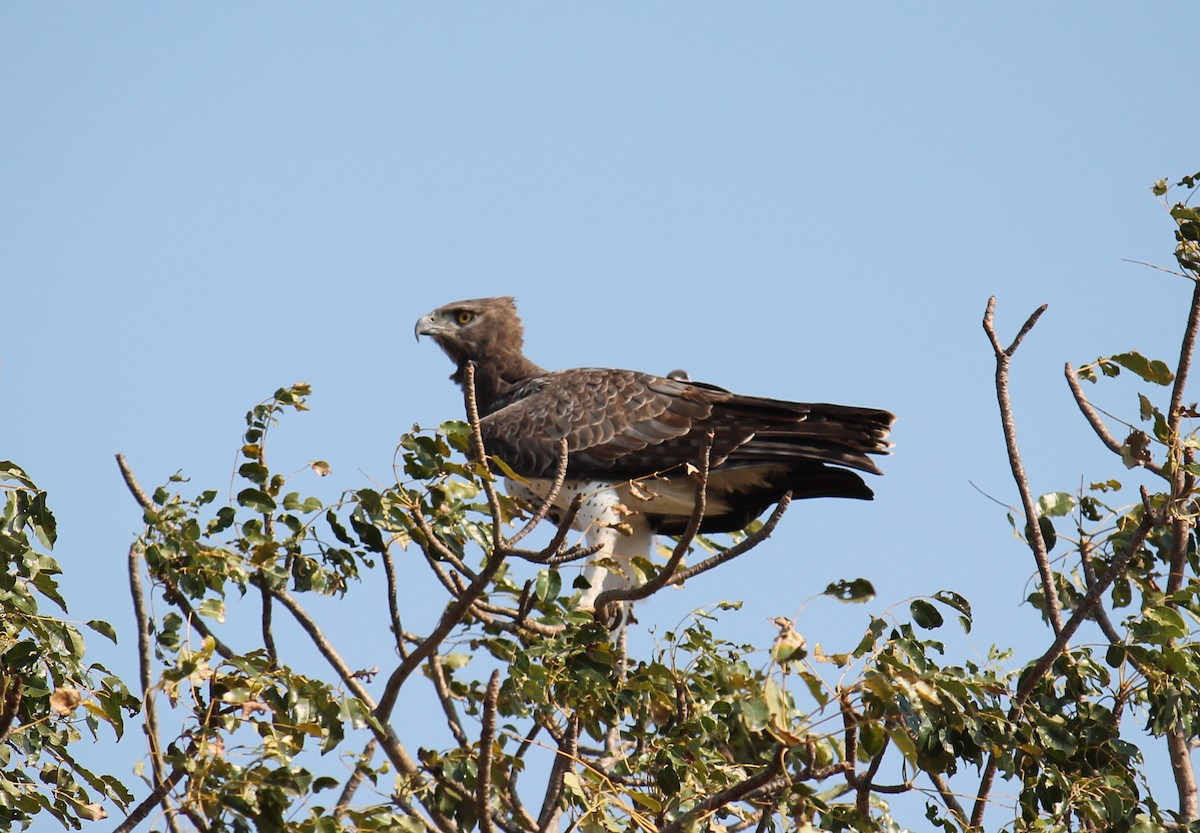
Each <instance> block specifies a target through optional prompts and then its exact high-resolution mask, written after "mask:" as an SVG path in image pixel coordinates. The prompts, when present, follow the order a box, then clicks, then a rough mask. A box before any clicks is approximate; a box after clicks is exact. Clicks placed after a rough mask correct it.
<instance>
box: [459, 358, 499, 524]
mask: <svg viewBox="0 0 1200 833" xmlns="http://www.w3.org/2000/svg"><path fill="white" fill-rule="evenodd" d="M463 399H464V400H465V404H466V407H467V422H468V423H469V424H470V426H471V451H472V453H473V454H474V455H475V459H476V461H477V462H478V463H479V465H480V466H482V467H483V476H482V477H481V478H480V481H481V482H482V483H483V493H484V494H485V495H486V496H487V502H488V509H489V510H490V511H491V514H492V541H493V542H494V543H493V546H495V545H497V544H499V542H500V526H501V524H502V523H503V513H502V512H501V511H500V498H499V496H498V495H497V494H496V483H495V478H494V477H493V476H492V467H491V464H489V463H488V458H487V449H485V448H484V447H483V429H482V427H481V426H480V424H479V401H478V400H477V399H476V397H475V362H467V364H466V367H465V368H464V376H463Z"/></svg>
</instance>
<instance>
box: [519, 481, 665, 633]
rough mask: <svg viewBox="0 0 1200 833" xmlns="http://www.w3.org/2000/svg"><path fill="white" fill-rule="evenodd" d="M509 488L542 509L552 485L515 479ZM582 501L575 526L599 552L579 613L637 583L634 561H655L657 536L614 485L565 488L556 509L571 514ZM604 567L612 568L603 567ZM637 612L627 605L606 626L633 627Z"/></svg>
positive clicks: (590, 568) (580, 484) (575, 484)
mask: <svg viewBox="0 0 1200 833" xmlns="http://www.w3.org/2000/svg"><path fill="white" fill-rule="evenodd" d="M506 488H507V490H508V493H509V494H510V495H512V496H513V497H516V498H519V499H521V500H524V501H526V502H527V503H530V504H532V505H537V504H538V503H539V502H540V501H542V500H544V499H545V496H546V494H548V492H549V483H548V482H547V481H544V480H528V481H525V482H517V481H514V480H511V479H509V480H508V481H507V482H506ZM576 495H583V498H584V500H583V503H582V505H581V506H580V507H579V511H578V512H577V513H576V515H575V520H574V521H573V523H572V524H571V526H572V527H573V528H574V529H576V530H578V531H580V532H582V533H583V538H584V543H585V544H586V545H588V546H598V549H597V551H596V553H595V554H594V555H593V556H591V560H590V561H589V563H588V566H587V567H586V568H585V569H584V571H583V578H584V579H585V580H586V581H587V583H588V586H587V587H585V588H583V590H582V591H581V592H580V594H579V598H578V599H577V600H576V602H575V606H576V608H578V609H579V610H595V607H596V599H597V598H598V597H599V596H600V594H601V593H603V592H604V591H605V590H619V589H622V588H625V587H632V586H633V585H634V584H636V583H637V579H636V576H635V575H634V572H633V570H632V565H631V562H632V560H633V559H634V558H645V559H649V558H650V556H651V554H652V551H653V546H654V531H653V529H652V528H651V526H650V522H649V521H648V520H647V518H646V516H645V515H643V514H641V513H639V512H631V511H630V510H629V509H628V508H627V504H628V502H629V501H628V500H627V499H626V498H625V497H624V496H623V494H622V491H621V490H619V489H618V488H614V486H613V484H611V483H604V482H586V481H583V482H581V481H575V482H569V483H565V484H564V485H563V487H562V489H561V490H560V491H559V493H558V498H557V500H556V501H555V507H556V509H558V510H559V511H565V510H566V509H567V507H568V506H570V504H571V502H572V500H574V498H575V496H576ZM553 517H554V513H551V519H553ZM600 561H605V562H608V563H607V564H601V563H597V562H600ZM632 607H633V603H632V602H621V603H620V604H619V605H618V606H616V610H615V613H614V614H613V615H612V619H613V621H610V622H607V623H606V624H608V625H609V626H610V627H612V629H613V630H614V631H616V630H618V629H619V628H622V627H624V626H625V625H626V624H628V623H629V622H630V621H632V616H631V612H632Z"/></svg>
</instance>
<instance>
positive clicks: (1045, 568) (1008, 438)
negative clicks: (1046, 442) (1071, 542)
mask: <svg viewBox="0 0 1200 833" xmlns="http://www.w3.org/2000/svg"><path fill="white" fill-rule="evenodd" d="M1045 311H1046V305H1045V304H1042V306H1040V307H1038V308H1037V309H1036V310H1034V313H1033V314H1032V315H1030V316H1029V318H1028V319H1027V320H1026V321H1025V324H1024V325H1023V326H1022V327H1021V331H1020V332H1019V333H1017V337H1016V338H1015V339H1013V342H1012V344H1010V345H1009V346H1008V347H1007V348H1002V347H1001V346H1000V340H999V339H998V338H997V336H996V326H995V312H996V296H994V295H993V296H992V297H991V298H989V299H988V303H987V311H986V312H985V313H984V315H983V330H984V332H985V333H987V337H988V340H989V341H991V343H992V350H993V352H994V353H995V354H996V399H997V401H998V402H999V404H1000V424H1001V426H1002V427H1003V429H1004V442H1005V445H1006V446H1007V447H1008V463H1009V466H1010V467H1011V468H1012V474H1013V480H1014V481H1015V482H1016V484H1017V489H1018V491H1020V493H1021V503H1022V505H1023V506H1024V508H1025V520H1026V528H1027V530H1028V538H1029V548H1030V549H1031V550H1033V558H1034V561H1036V562H1037V568H1038V574H1039V575H1040V577H1041V580H1042V594H1043V595H1044V596H1045V599H1046V616H1047V618H1049V620H1050V626H1051V627H1052V628H1054V632H1055V633H1056V634H1058V633H1061V632H1062V604H1061V603H1060V602H1059V600H1058V589H1057V588H1056V587H1055V584H1054V571H1053V570H1051V569H1050V555H1049V551H1048V550H1047V549H1046V541H1045V539H1044V538H1043V537H1042V530H1041V527H1040V525H1039V524H1038V514H1037V506H1036V504H1035V503H1034V500H1033V493H1032V492H1031V491H1030V489H1029V478H1028V476H1027V475H1026V474H1025V466H1024V464H1023V463H1022V462H1021V453H1020V451H1018V450H1017V425H1016V421H1015V420H1014V419H1013V408H1012V399H1011V398H1010V397H1009V394H1008V365H1009V362H1010V361H1011V360H1012V357H1013V354H1014V353H1015V352H1016V351H1017V347H1018V346H1020V344H1021V341H1022V340H1023V339H1024V338H1025V336H1026V335H1027V334H1028V333H1029V331H1030V330H1032V329H1033V325H1034V324H1036V323H1037V321H1038V319H1039V318H1041V317H1042V313H1043V312H1045Z"/></svg>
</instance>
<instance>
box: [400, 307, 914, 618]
mask: <svg viewBox="0 0 1200 833" xmlns="http://www.w3.org/2000/svg"><path fill="white" fill-rule="evenodd" d="M415 332H416V337H417V340H418V341H419V340H420V337H421V336H423V335H424V336H430V337H432V338H433V340H434V341H435V342H437V344H438V345H439V346H440V347H441V348H442V350H443V351H445V353H446V355H447V356H449V358H450V360H451V361H453V362H454V364H455V366H456V369H455V372H454V373H453V374H452V375H451V377H450V378H451V379H453V380H454V381H455V382H457V383H458V384H459V386H461V387H463V388H464V389H465V387H466V386H467V384H468V370H467V369H468V366H471V365H473V367H474V371H473V374H472V375H473V383H474V396H475V402H476V405H477V407H478V411H479V417H480V418H479V427H480V431H481V433H482V437H483V443H484V447H485V449H486V451H487V453H488V454H489V455H493V456H495V457H498V458H499V459H500V460H502V461H503V462H504V463H505V465H506V466H507V467H508V468H509V469H510V470H511V471H512V472H514V473H515V474H516V475H518V476H519V478H520V479H519V480H517V479H515V478H509V481H508V483H507V485H506V487H507V489H508V491H509V493H510V494H512V495H513V496H514V497H518V498H521V499H524V500H527V501H531V502H534V503H536V502H538V501H540V500H544V499H545V497H546V496H547V495H548V494H549V493H550V491H551V489H552V483H553V482H554V479H555V477H556V475H557V474H559V468H560V466H561V463H560V458H561V452H562V445H563V441H564V440H565V441H566V453H567V459H566V476H565V480H564V482H563V484H562V487H561V488H560V490H559V492H558V495H557V497H556V504H555V505H556V506H557V508H558V509H559V510H560V511H565V509H566V507H567V506H568V505H569V504H570V503H571V502H572V500H573V499H574V498H575V497H576V495H583V496H584V499H583V503H582V504H581V505H580V507H579V510H578V512H577V513H576V515H575V518H574V521H573V526H574V527H575V528H576V529H577V530H579V531H581V532H583V534H584V540H585V543H586V544H587V545H589V546H592V547H594V548H595V549H596V551H597V552H598V553H599V557H598V558H597V560H599V561H603V563H604V564H605V565H606V566H601V565H600V564H597V563H592V564H591V565H589V567H588V568H587V570H586V571H585V573H584V578H585V579H586V585H587V587H586V588H585V589H584V590H583V592H582V594H581V596H580V598H579V600H578V602H577V604H578V606H579V607H580V608H583V609H592V606H593V605H594V604H595V602H596V599H597V597H598V596H599V594H600V593H601V592H603V591H604V590H608V589H616V588H621V587H627V586H630V585H631V584H632V583H633V581H634V579H633V576H632V570H631V569H630V565H631V560H632V559H634V558H649V557H650V554H651V553H652V551H653V545H654V536H655V535H656V534H664V535H681V534H683V533H684V530H685V529H686V528H687V527H688V525H689V521H691V520H692V516H693V515H694V514H695V512H696V506H697V501H696V488H697V487H696V482H695V474H696V471H697V468H696V467H697V465H698V464H699V460H700V459H701V455H702V453H704V451H705V450H706V449H707V452H708V456H709V463H708V469H707V482H706V485H705V501H704V514H703V517H702V518H701V520H700V524H699V531H700V532H703V533H710V532H733V531H737V530H740V529H743V528H745V527H746V526H747V525H748V524H749V523H750V522H751V521H753V520H754V519H755V518H757V517H758V516H759V515H761V514H763V513H764V512H765V511H766V510H767V509H768V508H770V507H771V506H773V505H774V504H777V503H778V502H779V501H780V500H781V499H782V498H783V497H784V496H785V495H787V494H789V493H790V495H791V497H792V498H793V499H795V498H816V497H839V498H855V499H858V500H871V499H872V498H873V493H872V491H871V489H870V488H869V487H868V486H867V484H866V483H865V482H864V481H863V478H862V477H861V476H860V474H859V472H869V473H871V474H880V473H881V472H880V471H879V468H878V467H877V466H876V465H875V462H874V461H873V460H872V458H871V457H872V455H878V454H886V453H888V449H889V448H890V443H888V442H887V439H886V438H887V435H888V432H889V430H890V428H891V425H892V421H893V419H894V417H893V415H892V414H891V413H889V412H887V411H883V410H878V409H875V408H856V407H849V406H845V405H828V404H820V403H808V402H787V401H783V400H778V399H768V398H764V397H758V396H744V395H741V394H737V393H732V392H730V391H729V390H726V389H725V388H721V387H718V386H716V385H710V384H705V383H702V382H694V381H691V380H690V379H689V377H688V375H687V373H685V372H682V371H672V372H671V373H670V374H668V375H667V376H657V375H655V374H652V373H642V372H638V371H634V370H619V369H612V368H597V367H587V368H576V369H572V370H544V369H543V368H541V367H539V366H538V365H536V364H534V363H533V362H532V361H530V360H529V359H528V358H526V356H525V354H524V352H523V351H522V347H523V343H524V328H523V326H522V324H521V319H520V318H519V317H518V315H517V309H516V302H515V301H514V299H513V298H511V297H508V296H505V297H498V298H477V299H473V300H467V301H455V302H454V303H450V304H446V305H445V306H442V307H438V308H437V309H435V310H433V311H432V312H430V313H428V314H426V315H423V316H421V318H420V319H418V321H417V324H416V327H415ZM627 614H628V611H627V610H625V611H624V612H622V614H621V615H622V616H627Z"/></svg>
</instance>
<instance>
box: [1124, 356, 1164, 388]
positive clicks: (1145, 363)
mask: <svg viewBox="0 0 1200 833" xmlns="http://www.w3.org/2000/svg"><path fill="white" fill-rule="evenodd" d="M1112 360H1113V361H1114V362H1116V363H1117V364H1119V365H1121V367H1123V368H1125V369H1126V370H1131V371H1133V372H1134V373H1136V374H1137V375H1138V376H1141V377H1142V378H1143V379H1145V380H1146V381H1147V382H1153V383H1154V384H1156V385H1169V384H1171V382H1173V381H1175V374H1174V373H1172V372H1171V369H1170V368H1169V367H1167V364H1166V362H1163V361H1160V360H1158V359H1147V358H1146V357H1145V356H1143V355H1142V354H1141V353H1133V352H1130V353H1119V354H1118V355H1116V356H1113V357H1112Z"/></svg>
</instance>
